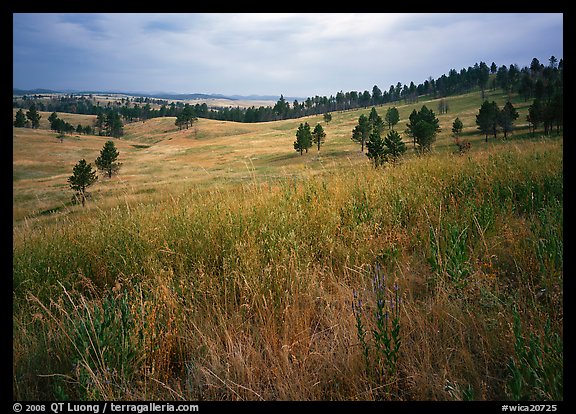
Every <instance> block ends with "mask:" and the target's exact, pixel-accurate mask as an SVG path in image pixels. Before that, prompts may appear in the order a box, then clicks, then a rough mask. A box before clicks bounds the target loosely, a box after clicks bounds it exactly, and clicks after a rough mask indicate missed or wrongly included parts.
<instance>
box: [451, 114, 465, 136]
mask: <svg viewBox="0 0 576 414" xmlns="http://www.w3.org/2000/svg"><path fill="white" fill-rule="evenodd" d="M463 128H464V124H463V123H462V121H461V120H460V118H459V117H456V119H455V120H454V122H453V123H452V133H453V134H454V135H455V136H459V135H460V134H461V133H462V129H463Z"/></svg>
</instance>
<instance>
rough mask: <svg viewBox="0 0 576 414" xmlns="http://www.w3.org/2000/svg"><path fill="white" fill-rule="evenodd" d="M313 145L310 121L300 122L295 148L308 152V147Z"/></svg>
mask: <svg viewBox="0 0 576 414" xmlns="http://www.w3.org/2000/svg"><path fill="white" fill-rule="evenodd" d="M311 146H312V133H311V132H310V125H308V122H305V123H304V124H302V123H301V124H300V126H299V127H298V131H296V141H294V149H295V150H296V151H299V152H300V155H302V152H303V151H306V152H308V148H310V147H311Z"/></svg>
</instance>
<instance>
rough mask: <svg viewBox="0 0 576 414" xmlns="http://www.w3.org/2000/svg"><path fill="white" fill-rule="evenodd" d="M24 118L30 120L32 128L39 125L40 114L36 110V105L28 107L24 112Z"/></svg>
mask: <svg viewBox="0 0 576 414" xmlns="http://www.w3.org/2000/svg"><path fill="white" fill-rule="evenodd" d="M26 118H28V119H29V120H30V124H31V126H32V128H34V129H37V128H39V127H40V118H42V115H40V114H39V113H38V111H37V110H36V105H34V104H32V105H30V109H28V111H27V112H26Z"/></svg>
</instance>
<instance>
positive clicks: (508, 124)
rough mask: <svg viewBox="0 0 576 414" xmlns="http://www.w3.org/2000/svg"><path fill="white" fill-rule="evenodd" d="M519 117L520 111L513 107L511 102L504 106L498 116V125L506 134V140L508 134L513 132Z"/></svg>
mask: <svg viewBox="0 0 576 414" xmlns="http://www.w3.org/2000/svg"><path fill="white" fill-rule="evenodd" d="M518 116H519V114H518V111H517V110H516V108H514V105H512V103H511V102H510V101H508V102H506V105H504V107H503V108H502V110H501V111H500V113H499V114H498V125H500V127H501V128H502V131H503V132H504V139H506V136H507V133H508V132H511V131H512V129H513V127H514V121H515V120H516V119H518Z"/></svg>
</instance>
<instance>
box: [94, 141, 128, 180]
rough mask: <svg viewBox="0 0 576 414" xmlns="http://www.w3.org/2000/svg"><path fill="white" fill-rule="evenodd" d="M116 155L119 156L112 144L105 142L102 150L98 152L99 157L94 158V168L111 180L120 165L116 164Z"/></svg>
mask: <svg viewBox="0 0 576 414" xmlns="http://www.w3.org/2000/svg"><path fill="white" fill-rule="evenodd" d="M118 155H120V153H119V152H118V151H117V150H116V146H115V145H114V142H112V141H107V142H106V143H105V144H104V148H102V150H100V156H99V157H98V158H96V166H97V167H98V169H99V170H100V171H104V172H105V173H106V174H108V178H112V174H115V173H117V172H118V170H119V169H120V166H121V165H122V164H121V163H118V162H116V160H117V159H118Z"/></svg>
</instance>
